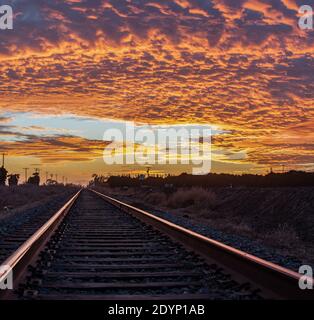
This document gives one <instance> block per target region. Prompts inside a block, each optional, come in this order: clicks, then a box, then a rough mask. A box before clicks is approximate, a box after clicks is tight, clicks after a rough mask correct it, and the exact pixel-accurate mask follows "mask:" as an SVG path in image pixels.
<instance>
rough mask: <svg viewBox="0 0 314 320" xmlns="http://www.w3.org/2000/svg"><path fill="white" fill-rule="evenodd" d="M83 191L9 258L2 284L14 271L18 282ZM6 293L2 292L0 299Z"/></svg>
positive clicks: (5, 264) (2, 276)
mask: <svg viewBox="0 0 314 320" xmlns="http://www.w3.org/2000/svg"><path fill="white" fill-rule="evenodd" d="M81 191H82V190H79V191H78V192H77V193H76V194H75V195H74V196H73V197H72V198H71V199H70V200H69V201H67V202H66V204H65V205H63V207H62V208H61V209H59V210H58V211H57V212H56V213H55V214H54V215H53V216H52V217H51V218H50V219H49V220H48V221H47V222H46V223H45V224H44V225H43V226H42V227H40V228H39V229H38V230H37V231H36V232H35V233H34V234H33V235H32V236H31V237H30V238H29V239H27V240H26V241H25V242H24V243H23V244H22V245H21V246H20V247H19V248H18V249H17V250H16V251H15V252H14V253H13V254H12V255H11V256H9V257H8V258H7V259H6V260H5V261H4V262H2V263H1V264H0V266H5V267H6V268H5V270H4V271H2V272H1V273H0V283H2V282H3V281H5V280H6V279H7V277H8V276H9V274H10V272H12V271H13V275H14V283H16V282H18V280H19V279H20V277H21V274H22V273H23V272H24V271H25V269H26V268H27V266H28V265H29V264H30V261H31V260H33V259H34V256H35V255H36V253H38V251H40V249H41V248H42V247H43V246H44V245H45V244H46V243H47V241H48V240H49V238H50V236H51V233H52V232H53V231H54V230H55V228H56V226H57V225H58V224H59V222H60V221H61V220H62V218H63V217H64V216H65V215H66V214H67V213H68V211H69V210H70V208H71V207H72V205H73V204H74V202H75V200H76V199H77V198H78V196H79V194H80V193H81ZM0 271H1V270H0ZM6 291H8V290H5V291H1V290H0V298H1V295H2V294H6Z"/></svg>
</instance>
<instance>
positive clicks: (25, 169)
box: [23, 168, 29, 183]
mask: <svg viewBox="0 0 314 320" xmlns="http://www.w3.org/2000/svg"><path fill="white" fill-rule="evenodd" d="M28 169H29V168H23V170H24V171H25V183H27V170H28Z"/></svg>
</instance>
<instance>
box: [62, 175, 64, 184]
mask: <svg viewBox="0 0 314 320" xmlns="http://www.w3.org/2000/svg"><path fill="white" fill-rule="evenodd" d="M62 184H64V176H62Z"/></svg>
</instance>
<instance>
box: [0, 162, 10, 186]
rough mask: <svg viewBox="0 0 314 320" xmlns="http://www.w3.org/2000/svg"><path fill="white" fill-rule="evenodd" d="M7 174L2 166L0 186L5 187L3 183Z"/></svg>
mask: <svg viewBox="0 0 314 320" xmlns="http://www.w3.org/2000/svg"><path fill="white" fill-rule="evenodd" d="M7 174H8V171H7V170H6V169H5V167H4V166H2V167H1V168H0V185H1V186H5V182H6V180H7Z"/></svg>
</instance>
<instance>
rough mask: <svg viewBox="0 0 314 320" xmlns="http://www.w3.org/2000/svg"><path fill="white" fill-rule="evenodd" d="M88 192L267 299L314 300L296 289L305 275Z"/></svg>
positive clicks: (305, 292) (102, 195)
mask: <svg viewBox="0 0 314 320" xmlns="http://www.w3.org/2000/svg"><path fill="white" fill-rule="evenodd" d="M89 190H91V191H92V192H94V193H95V194H97V195H98V196H100V197H101V198H103V199H104V200H106V201H107V202H109V203H111V204H112V205H114V206H116V207H118V208H119V209H121V210H123V211H125V212H127V213H129V214H131V215H133V216H134V217H136V218H138V219H140V220H141V221H143V222H145V223H147V224H149V225H151V226H152V227H155V228H156V229H158V230H159V231H162V232H164V233H166V234H167V235H168V236H170V237H171V238H172V239H173V240H174V241H177V242H180V243H181V244H183V245H184V246H185V247H187V248H189V249H190V250H192V251H194V252H196V253H198V254H200V255H201V256H202V257H203V258H205V259H206V260H207V261H208V262H210V263H217V264H218V265H220V266H222V267H224V268H226V269H227V270H228V272H230V273H231V274H232V275H233V276H235V277H236V278H239V279H241V280H246V281H248V280H249V281H250V282H251V283H253V284H255V285H256V286H257V287H258V288H261V289H262V291H263V292H265V293H266V297H268V298H272V299H273V298H274V299H311V300H314V291H313V290H310V289H306V290H302V289H300V288H299V280H300V279H301V277H303V278H302V279H304V280H305V278H304V277H305V276H304V275H301V274H299V273H297V272H295V271H292V270H289V269H287V268H284V267H281V266H279V265H277V264H274V263H272V262H269V261H266V260H264V259H261V258H258V257H256V256H254V255H252V254H249V253H246V252H244V251H241V250H239V249H236V248H233V247H231V246H229V245H226V244H223V243H221V242H219V241H216V240H214V239H211V238H208V237H205V236H203V235H201V234H198V233H196V232H194V231H191V230H188V229H186V228H184V227H181V226H178V225H176V224H174V223H172V222H170V221H167V220H165V219H162V218H160V217H157V216H155V215H153V214H151V213H149V212H147V211H145V210H142V209H139V208H136V207H134V206H132V205H129V204H127V203H124V202H122V201H120V200H117V199H115V198H112V197H110V196H107V195H104V194H102V193H100V192H97V191H95V190H92V189H89ZM306 279H307V281H312V283H313V279H312V278H309V277H306Z"/></svg>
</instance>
